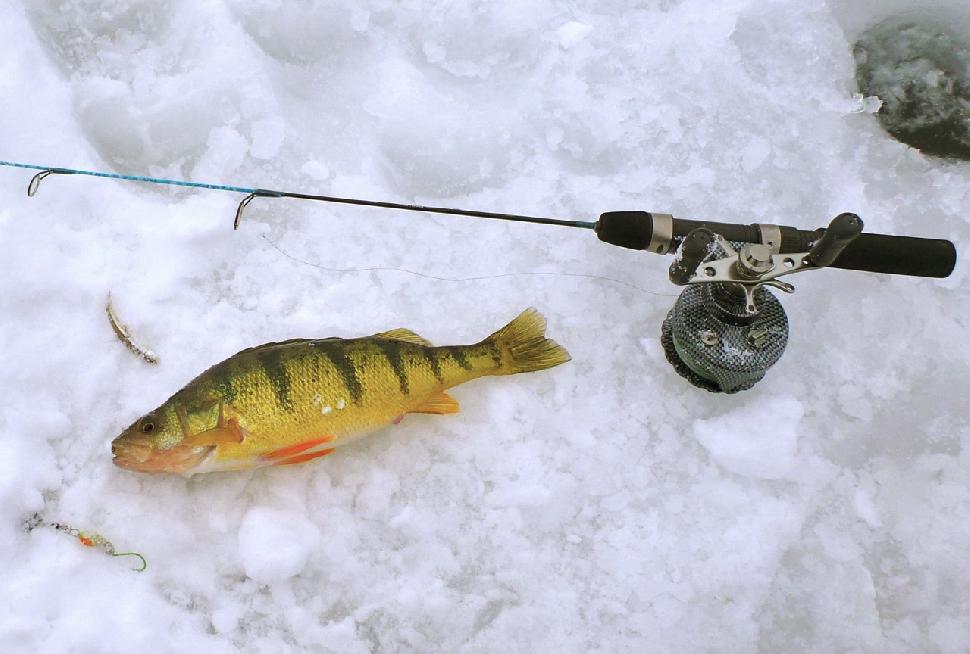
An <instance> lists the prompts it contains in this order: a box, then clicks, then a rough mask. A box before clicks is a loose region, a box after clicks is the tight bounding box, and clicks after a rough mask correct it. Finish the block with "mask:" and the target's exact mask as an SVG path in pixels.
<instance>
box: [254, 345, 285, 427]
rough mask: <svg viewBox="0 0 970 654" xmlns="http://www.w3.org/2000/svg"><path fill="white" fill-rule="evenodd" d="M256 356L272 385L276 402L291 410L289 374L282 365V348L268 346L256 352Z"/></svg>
mask: <svg viewBox="0 0 970 654" xmlns="http://www.w3.org/2000/svg"><path fill="white" fill-rule="evenodd" d="M256 358H257V359H258V360H259V363H260V365H262V366H263V372H265V373H266V377H267V378H268V379H269V383H270V385H271V386H272V387H273V394H274V395H276V402H277V404H279V405H280V406H281V407H282V408H284V409H286V410H287V411H290V412H292V411H293V399H292V398H291V397H290V375H289V373H288V372H286V368H285V367H284V366H283V350H282V349H281V348H279V347H270V348H266V349H265V350H260V351H259V352H257V353H256Z"/></svg>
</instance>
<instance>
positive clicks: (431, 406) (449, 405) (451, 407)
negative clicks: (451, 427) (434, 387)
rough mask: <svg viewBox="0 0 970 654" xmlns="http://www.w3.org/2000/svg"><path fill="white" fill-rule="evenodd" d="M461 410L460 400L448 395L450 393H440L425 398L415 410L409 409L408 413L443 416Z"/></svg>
mask: <svg viewBox="0 0 970 654" xmlns="http://www.w3.org/2000/svg"><path fill="white" fill-rule="evenodd" d="M460 410H461V406H460V405H459V404H458V400H456V399H455V398H453V397H452V396H450V395H448V393H446V392H444V391H440V392H438V393H435V394H434V395H431V396H430V397H427V398H425V400H424V401H423V402H422V403H421V404H419V405H418V406H416V407H415V408H413V409H408V413H432V414H435V415H439V416H443V415H446V414H448V413H458V412H459V411H460Z"/></svg>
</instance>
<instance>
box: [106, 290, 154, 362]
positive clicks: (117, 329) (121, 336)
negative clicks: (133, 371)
mask: <svg viewBox="0 0 970 654" xmlns="http://www.w3.org/2000/svg"><path fill="white" fill-rule="evenodd" d="M104 310H105V312H106V313H107V314H108V322H109V323H111V329H112V330H113V331H114V333H115V336H117V337H118V340H119V341H121V342H122V343H124V344H125V347H127V348H128V349H129V350H131V352H132V353H133V354H137V355H138V356H140V357H141V358H142V359H144V360H145V361H147V362H148V363H158V357H157V356H155V353H154V352H152V351H151V350H149V349H148V348H145V347H141V346H140V345H138V344H136V343H135V341H133V340H132V339H131V334H129V333H128V328H127V327H125V326H124V325H123V324H122V323H121V321H120V320H118V316H117V314H115V309H114V307H113V306H112V304H111V293H108V304H107V305H106V306H105V308H104Z"/></svg>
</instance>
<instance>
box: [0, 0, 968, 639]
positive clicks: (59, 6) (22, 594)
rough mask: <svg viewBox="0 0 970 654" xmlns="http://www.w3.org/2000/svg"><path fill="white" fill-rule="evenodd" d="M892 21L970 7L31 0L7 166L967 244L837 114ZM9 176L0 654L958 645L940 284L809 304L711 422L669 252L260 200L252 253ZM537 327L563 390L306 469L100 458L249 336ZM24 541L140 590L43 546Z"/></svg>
mask: <svg viewBox="0 0 970 654" xmlns="http://www.w3.org/2000/svg"><path fill="white" fill-rule="evenodd" d="M900 12H908V14H910V15H912V16H913V17H914V18H916V19H921V18H923V17H925V18H926V19H927V20H929V21H933V20H937V21H938V20H945V21H947V22H948V23H949V24H957V23H959V21H962V20H968V21H970V13H968V11H967V9H966V6H965V3H964V2H963V1H962V0H960V1H957V0H947V1H946V2H929V1H928V0H926V1H923V0H891V1H889V2H876V0H863V1H853V2H849V1H848V0H829V1H828V2H826V1H825V0H807V1H806V0H771V1H769V2H764V1H757V0H728V1H726V2H718V3H710V2H703V1H702V0H646V1H643V2H637V3H627V2H617V1H616V0H598V1H597V2H591V1H587V0H574V1H572V2H566V1H565V0H537V1H535V2H511V1H509V2H480V1H477V0H476V1H472V2H466V3H445V2H431V1H427V0H425V1H421V2H419V1H418V0H404V1H401V2H390V1H388V0H368V1H365V2H350V1H349V0H337V1H334V2H310V1H307V2H301V3H282V2H277V1H271V0H260V1H258V2H253V1H249V0H247V1H245V2H243V1H238V2H236V1H229V0H214V1H213V2H206V3H193V2H188V1H186V0H139V1H135V2H121V1H119V0H85V1H84V2H81V1H79V0H29V1H28V0H22V1H20V2H17V1H13V2H8V3H4V4H2V5H0V44H2V45H0V48H2V56H0V115H2V116H3V121H0V142H2V144H3V145H2V147H0V158H3V159H6V160H19V161H26V162H33V163H40V164H44V165H59V166H74V167H81V168H89V169H95V170H112V171H119V172H125V173H135V174H144V173H149V174H157V175H164V176H173V177H183V178H188V179H193V180H198V181H211V182H221V183H229V184H238V185H242V186H259V187H265V188H282V189H288V190H300V191H309V192H319V193H328V194H332V195H345V196H347V195H357V196H363V197H370V198H374V199H386V200H391V201H395V200H396V201H405V202H418V203H425V204H436V203H437V204H446V205H451V206H461V207H468V208H476V209H481V210H491V211H511V212H518V213H530V214H535V215H548V216H560V217H567V218H574V219H580V220H594V219H595V218H596V216H597V215H598V214H599V213H600V212H602V211H608V210H619V209H647V210H656V211H668V212H672V213H673V214H674V215H676V216H678V217H684V218H693V219H702V218H708V219H713V220H732V221H738V222H779V223H782V224H792V225H796V226H799V227H803V228H815V227H817V226H820V225H824V224H826V223H827V222H828V220H829V219H830V218H831V217H832V216H834V215H836V214H838V213H840V212H842V211H855V212H857V213H859V214H860V215H861V216H862V217H863V219H864V220H865V222H866V227H867V230H869V231H874V232H882V233H896V234H910V235H916V236H927V237H938V238H949V239H952V240H953V241H954V242H955V243H956V244H957V247H958V249H960V250H963V249H965V247H966V243H967V242H968V237H970V225H968V220H967V217H966V207H967V206H968V203H970V167H968V165H967V164H954V163H944V162H940V161H939V160H935V159H931V158H927V157H925V156H923V155H921V154H920V153H918V152H916V151H914V150H912V149H911V148H908V147H907V146H905V145H903V144H901V143H898V142H896V141H894V140H892V139H891V138H889V137H888V136H887V135H886V134H885V133H884V132H883V131H882V129H881V128H880V126H879V124H878V122H877V121H876V119H875V117H874V116H873V115H872V113H871V111H872V108H873V107H874V106H875V103H876V102H877V99H872V100H867V99H863V100H862V101H860V100H859V98H858V97H857V93H858V89H857V87H856V85H855V81H854V79H853V74H854V62H853V59H852V44H853V41H854V39H855V38H856V37H857V36H858V35H859V34H860V33H861V32H862V31H864V30H865V29H866V28H867V27H869V26H871V25H873V24H875V23H877V22H879V21H882V20H885V19H887V18H891V17H892V16H893V15H894V14H896V13H900ZM860 109H861V110H860ZM28 179H29V174H28V173H26V172H25V171H23V170H16V169H10V168H3V169H0V199H2V202H0V264H2V269H3V275H2V277H0V316H2V320H0V355H2V361H3V364H2V368H0V369H2V371H3V373H4V374H3V379H2V381H0V390H2V394H0V397H2V400H0V556H2V557H3V560H5V561H8V565H6V566H5V567H4V569H3V570H2V571H0V587H2V588H3V589H4V593H3V594H2V595H0V613H2V615H3V616H4V618H3V620H0V651H4V652H6V651H13V652H35V651H36V652H62V651H82V652H128V651H145V652H154V651H162V652H165V651H206V652H237V651H244V652H297V651H315V652H370V651H387V652H394V651H422V652H435V651H440V652H454V651H463V652H486V651H488V652H490V651H539V652H553V651H556V652H558V651H563V652H597V651H598V652H643V651H711V652H755V651H813V652H814V651H879V652H909V651H927V652H935V651H938V652H961V651H967V650H968V649H970V629H968V626H967V624H968V623H967V621H966V616H967V615H968V614H970V593H967V592H966V589H967V588H970V563H968V559H967V556H966V552H967V551H968V549H970V409H968V406H967V403H966V393H967V389H968V388H970V365H968V364H970V348H968V347H967V345H966V342H967V341H966V333H967V329H968V326H970V291H968V290H967V280H968V273H967V266H966V264H965V263H964V262H963V260H960V261H959V262H958V265H957V269H956V271H955V272H954V274H953V275H952V276H951V277H950V278H949V279H946V280H932V279H913V278H902V277H900V278H896V277H884V276H876V275H869V274H864V273H856V272H847V271H821V272H815V273H807V274H804V275H799V276H797V277H794V278H792V281H793V283H795V284H796V286H797V287H798V290H797V292H796V293H795V294H794V295H793V296H785V297H783V298H782V301H783V303H784V306H785V307H786V310H787V311H788V314H789V320H790V323H791V326H792V333H791V338H790V341H789V345H788V351H787V352H786V354H785V356H784V357H783V358H782V359H781V361H780V362H779V363H778V364H777V365H776V366H775V367H774V368H772V369H771V370H770V371H769V372H768V375H767V376H766V378H765V379H764V380H763V381H762V382H760V383H759V384H758V385H757V386H756V387H755V388H754V389H753V390H751V391H747V392H744V393H741V394H737V395H731V396H721V395H711V394H708V393H705V392H702V391H699V390H696V389H694V388H693V387H691V386H689V385H687V384H686V383H685V382H684V381H683V380H682V379H681V378H680V377H678V376H677V375H676V374H675V373H674V372H673V370H672V369H671V368H670V367H669V366H668V364H667V363H666V361H665V360H664V356H663V353H662V350H661V349H660V347H659V345H658V339H659V332H660V323H661V321H662V319H663V317H664V315H665V312H666V311H667V310H668V309H669V308H670V306H671V305H672V303H673V300H674V297H676V289H675V288H674V287H672V286H670V285H669V284H667V282H666V267H667V266H668V265H669V263H670V258H669V257H668V258H663V257H659V256H656V255H649V254H644V253H637V252H632V251H624V250H620V249H618V248H613V247H610V246H607V245H604V244H601V243H599V242H597V241H596V239H595V238H594V237H593V235H592V234H590V233H588V232H586V231H582V230H570V229H565V228H556V227H543V226H533V225H514V224H506V223H501V222H495V221H484V220H473V219H465V218H449V217H444V216H422V215H418V214H414V215H410V214H404V213H400V212H393V211H386V210H379V209H366V208H358V207H348V206H338V205H321V204H315V203H307V202H297V201H292V200H279V199H269V198H257V199H255V200H254V201H253V202H252V203H251V204H250V205H249V208H248V209H247V211H246V213H245V216H244V218H243V221H242V225H241V227H240V229H239V230H238V231H235V232H234V231H233V230H232V227H231V221H232V218H233V214H234V211H235V207H236V204H237V203H238V201H239V200H240V199H241V198H240V197H239V196H238V195H234V194H231V193H224V192H217V191H189V190H184V189H183V190H179V189H171V188H164V187H153V186H147V185H142V184H134V183H127V182H116V181H111V180H102V179H94V178H82V177H77V176H75V177H69V176H53V177H50V178H48V179H47V180H46V181H45V182H44V183H43V184H42V185H41V187H40V192H39V193H38V194H37V196H36V197H34V198H30V199H28V198H27V197H26V194H25V193H24V190H25V188H26V184H27V181H28ZM407 271H410V272H407ZM534 273H542V274H534ZM461 280H464V281H461ZM109 291H110V292H111V293H112V298H113V300H114V303H115V308H116V310H117V312H118V315H119V317H120V318H121V320H122V321H123V322H125V323H126V324H127V326H128V327H129V329H130V330H131V333H132V334H133V335H134V337H135V339H136V340H137V341H138V342H139V343H142V344H144V345H145V346H147V347H150V348H151V349H152V350H154V351H155V352H156V353H157V354H158V355H159V357H160V359H161V363H160V365H158V366H157V367H152V366H149V365H148V364H146V363H145V362H144V361H142V360H140V359H138V358H137V357H135V356H133V355H132V354H131V353H130V352H128V351H127V350H126V349H125V348H124V346H123V345H122V344H121V343H119V342H118V341H117V340H116V338H115V337H114V335H113V333H112V332H111V329H110V327H109V326H108V322H107V319H106V316H105V312H104V304H105V301H106V299H107V295H108V292H109ZM527 306H536V307H537V308H539V309H540V310H541V311H542V312H543V313H544V314H545V315H546V316H547V318H548V320H549V334H550V335H551V336H552V337H554V338H555V339H557V340H558V341H559V342H561V343H563V344H564V345H565V346H567V347H568V348H569V350H570V352H571V353H572V356H573V361H572V362H570V363H569V364H567V365H565V366H561V367H558V368H555V369H553V370H549V371H544V372H540V373H535V374H530V375H521V376H516V377H506V378H494V379H485V380H479V381H475V382H472V383H469V384H468V385H466V386H462V387H459V388H457V389H455V390H454V391H453V394H454V395H455V397H456V398H457V399H458V400H459V401H460V402H461V405H462V411H461V413H459V414H457V415H452V416H408V417H407V418H406V419H405V420H404V421H403V422H402V423H401V425H398V426H395V427H391V428H388V429H386V430H384V431H382V432H380V433H378V434H375V435H373V436H371V437H369V438H367V439H363V440H361V441H359V442H358V443H355V444H353V445H349V446H347V447H346V448H342V449H341V450H340V451H338V452H336V453H335V454H333V455H331V456H329V457H326V458H324V459H322V460H320V461H317V462H313V463H310V464H307V465H305V466H297V467H292V468H283V469H268V470H258V471H247V472H238V473H219V474H211V475H201V476H197V477H194V478H192V479H188V480H186V479H182V478H180V477H165V476H144V475H139V474H136V473H131V472H128V471H125V470H121V469H118V468H116V467H114V466H113V465H112V463H111V460H110V452H109V443H110V441H111V439H112V438H113V437H114V436H116V435H117V434H118V433H119V432H120V431H121V429H123V428H124V427H125V426H127V425H129V424H130V423H131V422H132V421H133V420H135V419H136V418H137V417H139V416H140V415H142V414H144V413H145V412H146V411H148V410H150V409H152V408H154V407H155V406H157V405H158V404H159V403H160V402H162V401H163V400H164V399H165V398H167V397H168V396H169V395H170V394H171V393H172V392H174V391H175V390H177V389H178V388H180V387H181V386H182V385H183V384H184V383H185V382H186V381H188V380H189V379H190V378H192V377H193V376H194V375H195V374H197V373H198V372H200V371H201V370H203V369H204V368H206V367H207V366H209V365H211V364H212V363H215V362H217V361H219V360H221V359H223V358H225V357H227V356H229V355H231V354H233V353H234V352H236V351H238V350H240V349H242V348H244V347H247V346H251V345H255V344H259V343H263V342H267V341H274V340H282V339H285V338H291V337H309V336H318V337H326V336H360V335H366V334H372V333H375V332H378V331H384V330H387V329H391V328H395V327H408V328H410V329H413V330H415V331H416V332H418V333H420V334H422V335H423V336H425V337H427V338H429V339H430V340H432V341H433V342H436V343H442V344H448V343H464V342H474V341H477V340H478V339H480V338H482V337H483V336H485V335H487V334H489V333H491V332H492V331H494V330H495V329H497V328H498V327H500V326H501V325H503V324H505V322H507V321H508V320H509V319H511V318H512V317H514V316H515V315H516V314H517V313H518V312H519V311H521V310H522V309H524V308H525V307H527ZM38 511H39V512H42V513H43V514H44V515H45V516H46V517H47V519H49V520H57V521H62V522H66V523H69V524H71V525H74V526H77V527H79V528H82V529H87V530H94V531H98V532H100V533H102V534H104V535H105V536H107V537H108V538H109V539H110V540H111V541H112V542H113V543H114V544H115V546H116V547H117V548H118V549H119V550H120V551H124V550H129V549H133V550H137V551H139V552H142V553H143V554H144V555H145V556H146V558H147V559H148V562H149V568H148V570H147V571H146V572H144V573H142V574H138V573H135V572H132V571H131V570H130V567H131V561H130V560H129V559H113V558H111V557H108V556H105V555H104V554H103V553H100V552H98V551H95V550H90V549H86V548H83V547H81V546H80V545H78V543H77V542H76V541H72V539H71V538H69V537H67V536H66V535H65V534H62V533H58V532H55V531H53V530H51V529H46V528H38V529H35V530H34V531H32V532H30V533H26V532H25V531H24V530H23V529H22V527H21V525H22V522H23V520H24V519H26V518H27V517H29V516H30V515H31V514H33V513H34V512H38Z"/></svg>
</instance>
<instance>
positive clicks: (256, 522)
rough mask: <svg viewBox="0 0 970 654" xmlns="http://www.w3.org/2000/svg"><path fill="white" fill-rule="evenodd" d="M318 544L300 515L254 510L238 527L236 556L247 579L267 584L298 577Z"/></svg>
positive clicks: (317, 535) (312, 528)
mask: <svg viewBox="0 0 970 654" xmlns="http://www.w3.org/2000/svg"><path fill="white" fill-rule="evenodd" d="M319 540H320V532H319V530H317V528H316V527H315V526H314V525H313V523H312V522H310V521H309V520H307V519H306V518H304V517H303V516H302V515H300V514H297V513H294V512H290V511H281V510H279V509H273V508H269V507H260V506H257V507H253V508H251V509H249V511H247V512H246V515H245V517H244V518H243V520H242V525H241V526H240V527H239V556H240V558H241V559H242V564H243V569H244V570H245V571H246V575H247V576H248V577H250V578H251V579H254V580H256V581H258V582H261V583H265V584H270V583H274V582H277V581H283V580H284V579H289V578H290V577H293V576H294V575H298V574H300V572H302V570H303V568H304V567H305V566H306V563H307V559H308V558H309V556H310V552H311V551H313V550H314V549H315V548H316V547H317V545H318V543H319ZM227 621H228V619H227Z"/></svg>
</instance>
